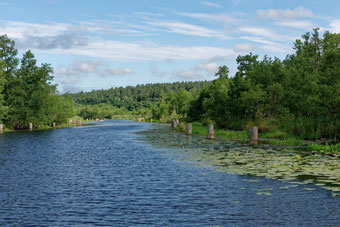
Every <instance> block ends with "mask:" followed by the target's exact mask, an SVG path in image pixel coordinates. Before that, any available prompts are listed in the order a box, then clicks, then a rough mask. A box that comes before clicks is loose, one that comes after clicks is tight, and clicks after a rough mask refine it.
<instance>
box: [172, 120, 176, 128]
mask: <svg viewBox="0 0 340 227" xmlns="http://www.w3.org/2000/svg"><path fill="white" fill-rule="evenodd" d="M175 128H176V120H174V119H173V120H171V129H172V130H175Z"/></svg>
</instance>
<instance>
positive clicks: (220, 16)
mask: <svg viewBox="0 0 340 227" xmlns="http://www.w3.org/2000/svg"><path fill="white" fill-rule="evenodd" d="M179 15H182V16H186V17H191V18H195V19H199V20H204V21H213V22H219V23H225V24H226V23H236V22H239V20H238V19H237V18H235V17H233V16H230V15H228V14H225V13H214V14H209V13H179Z"/></svg>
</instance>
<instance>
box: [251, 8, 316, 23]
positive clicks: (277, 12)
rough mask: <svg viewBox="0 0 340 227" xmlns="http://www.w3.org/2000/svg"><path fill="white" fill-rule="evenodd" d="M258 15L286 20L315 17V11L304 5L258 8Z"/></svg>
mask: <svg viewBox="0 0 340 227" xmlns="http://www.w3.org/2000/svg"><path fill="white" fill-rule="evenodd" d="M257 15H258V16H260V17H263V18H270V19H274V20H285V19H294V18H308V17H314V13H313V12H312V11H311V10H309V9H305V8H303V7H301V6H300V7H297V8H295V9H293V10H291V9H268V10H263V9H260V10H257Z"/></svg>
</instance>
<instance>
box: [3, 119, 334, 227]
mask: <svg viewBox="0 0 340 227" xmlns="http://www.w3.org/2000/svg"><path fill="white" fill-rule="evenodd" d="M152 127H158V126H157V124H155V125H153V124H143V123H135V122H129V121H103V122H99V123H98V124H96V125H89V126H83V127H76V128H65V129H57V130H48V131H34V132H15V133H14V132H13V133H4V134H2V135H0V226H6V225H8V226H13V225H19V226H37V225H39V226H44V225H51V226H94V225H96V226H140V225H144V226H307V225H308V226H338V225H339V223H340V212H339V210H340V199H339V198H338V197H332V196H331V193H330V192H329V191H328V190H325V189H322V188H318V187H314V186H309V187H312V188H313V187H314V188H313V190H304V189H303V186H298V187H292V188H290V189H289V190H280V188H284V187H287V185H289V184H288V183H286V182H282V181H277V180H270V179H265V178H261V177H249V176H241V175H236V174H228V173H224V172H218V171H216V170H215V169H214V168H213V167H210V166H196V165H194V164H192V163H191V162H190V161H185V159H184V158H182V154H181V150H180V149H175V148H174V149H171V148H162V147H155V146H153V145H152V144H151V143H149V142H148V141H147V140H144V139H143V136H142V135H141V134H138V133H137V132H140V131H143V130H147V129H150V128H152Z"/></svg>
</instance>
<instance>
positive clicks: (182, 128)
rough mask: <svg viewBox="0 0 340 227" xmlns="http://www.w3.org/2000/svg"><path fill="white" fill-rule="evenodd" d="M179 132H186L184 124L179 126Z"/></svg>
mask: <svg viewBox="0 0 340 227" xmlns="http://www.w3.org/2000/svg"><path fill="white" fill-rule="evenodd" d="M179 130H180V131H181V132H183V131H184V124H183V122H181V123H180V124H179Z"/></svg>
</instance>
